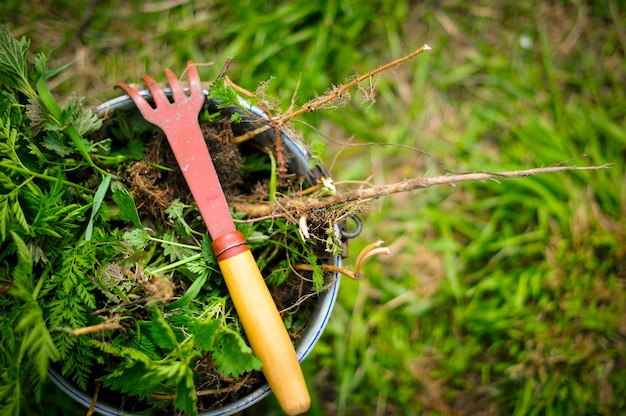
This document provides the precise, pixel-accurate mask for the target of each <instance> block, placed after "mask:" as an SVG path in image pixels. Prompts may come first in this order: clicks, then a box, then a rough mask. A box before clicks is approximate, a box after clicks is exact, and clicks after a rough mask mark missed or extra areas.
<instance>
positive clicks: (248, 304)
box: [213, 233, 311, 415]
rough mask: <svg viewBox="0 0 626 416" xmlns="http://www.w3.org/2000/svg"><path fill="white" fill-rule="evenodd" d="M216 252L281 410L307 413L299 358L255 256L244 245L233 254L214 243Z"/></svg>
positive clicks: (252, 345) (309, 399)
mask: <svg viewBox="0 0 626 416" xmlns="http://www.w3.org/2000/svg"><path fill="white" fill-rule="evenodd" d="M237 234H239V233H237ZM242 239H243V237H242ZM244 244H245V243H244ZM230 248H233V246H232V245H231V246H230ZM213 249H214V250H216V249H217V250H219V251H216V252H215V254H216V256H217V258H218V263H219V266H220V269H221V270H222V274H223V275H224V280H225V281H226V285H227V286H228V291H229V292H230V296H231V298H232V300H233V303H234V304H235V309H236V310H237V314H238V315H239V320H240V321H241V323H242V325H243V329H244V331H245V332H246V336H247V338H248V341H249V342H250V346H251V347H252V351H253V352H254V354H255V355H256V356H257V357H259V358H260V360H261V362H262V363H263V368H262V370H263V374H264V375H265V378H266V379H267V382H268V384H269V385H270V387H271V388H272V391H273V392H274V395H275V396H276V399H277V400H278V403H279V404H280V407H281V408H282V409H283V411H284V412H285V413H287V414H288V415H297V414H301V413H304V412H306V411H307V410H309V407H310V406H311V398H310V396H309V392H308V390H307V386H306V383H305V381H304V376H303V374H302V369H301V368H300V363H299V362H298V357H297V356H296V352H295V350H294V348H293V344H292V343H291V339H290V338H289V334H288V333H287V330H286V328H285V325H284V324H283V320H282V318H281V317H280V314H279V313H278V309H277V308H276V304H275V303H274V300H273V299H272V295H271V294H270V292H269V290H268V288H267V285H266V284H265V280H263V276H262V275H261V272H260V271H259V268H258V266H257V264H256V261H255V260H254V257H253V256H252V253H251V252H250V250H249V249H248V247H247V246H245V245H243V244H238V245H236V246H235V247H234V249H233V250H230V253H229V252H226V253H225V250H222V249H219V248H218V247H216V244H215V243H214V244H213ZM220 251H221V252H220Z"/></svg>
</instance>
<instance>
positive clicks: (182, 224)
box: [165, 199, 193, 238]
mask: <svg viewBox="0 0 626 416" xmlns="http://www.w3.org/2000/svg"><path fill="white" fill-rule="evenodd" d="M185 208H189V205H185V204H184V203H182V202H181V201H180V199H176V200H174V202H172V204H171V205H170V206H169V207H167V208H166V209H165V213H166V214H167V216H168V217H169V218H170V220H172V222H173V223H174V226H175V227H176V231H177V232H178V233H179V234H180V235H181V236H183V237H185V238H189V236H190V235H191V233H192V231H193V230H192V228H191V227H190V226H189V224H187V221H185Z"/></svg>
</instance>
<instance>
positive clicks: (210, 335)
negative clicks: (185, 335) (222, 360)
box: [189, 319, 222, 351]
mask: <svg viewBox="0 0 626 416" xmlns="http://www.w3.org/2000/svg"><path fill="white" fill-rule="evenodd" d="M221 326H222V322H221V321H220V320H218V319H210V320H208V321H204V322H200V321H191V323H190V324H189V332H190V333H191V334H193V335H194V342H195V344H196V345H198V346H199V347H200V348H201V349H202V350H203V351H212V350H213V345H214V344H215V337H216V336H217V334H218V332H219V330H220V328H221Z"/></svg>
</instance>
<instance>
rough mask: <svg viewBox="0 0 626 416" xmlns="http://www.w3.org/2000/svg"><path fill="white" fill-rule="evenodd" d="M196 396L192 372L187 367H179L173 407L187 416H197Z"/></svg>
mask: <svg viewBox="0 0 626 416" xmlns="http://www.w3.org/2000/svg"><path fill="white" fill-rule="evenodd" d="M197 405H198V396H197V395H196V388H195V385H194V382H193V371H192V369H191V367H189V365H184V366H181V371H180V374H179V378H178V382H177V383H176V395H175V397H174V406H176V408H177V409H180V410H182V411H183V412H185V414H187V415H191V416H195V415H197V414H198V406H197Z"/></svg>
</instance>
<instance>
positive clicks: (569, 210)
mask: <svg viewBox="0 0 626 416" xmlns="http://www.w3.org/2000/svg"><path fill="white" fill-rule="evenodd" d="M0 16H2V17H1V19H2V21H3V23H5V24H8V25H9V26H10V27H11V29H12V31H13V33H14V34H15V35H16V36H18V37H20V36H27V37H28V38H30V39H31V41H32V46H31V50H35V51H37V50H46V51H50V52H51V58H52V66H60V65H63V64H66V63H71V66H70V67H69V68H67V69H66V70H65V71H63V72H62V73H61V75H59V76H57V77H56V78H55V79H53V80H52V81H51V83H50V87H51V88H53V92H54V93H55V95H56V96H57V97H58V98H59V99H60V100H61V101H63V100H64V99H65V98H67V97H68V96H69V95H70V94H73V93H76V94H79V95H82V96H85V97H86V99H87V104H88V105H90V106H94V105H97V104H98V103H100V102H102V101H104V100H106V99H108V98H111V97H113V96H116V95H119V92H117V91H114V90H113V85H114V84H115V83H117V82H119V81H126V82H138V81H139V80H140V78H141V77H142V76H143V75H144V74H146V73H149V74H152V75H153V76H155V77H156V78H157V79H159V80H164V76H163V75H162V74H163V69H165V68H168V67H169V68H171V69H173V70H174V71H175V72H177V73H180V72H181V71H182V70H183V69H184V66H185V62H186V61H187V60H189V59H192V60H194V61H195V62H203V63H208V62H214V65H213V66H207V67H203V68H202V69H201V76H202V77H203V79H205V80H210V79H211V77H215V75H216V74H217V72H218V70H219V68H220V67H221V65H222V63H223V62H224V61H225V60H226V58H227V57H228V56H232V57H233V63H232V65H231V67H230V69H229V71H228V75H229V76H230V78H231V79H233V80H235V81H236V82H237V83H238V84H239V85H241V86H243V87H245V88H247V89H249V90H255V89H256V88H257V86H258V85H259V84H260V83H262V82H266V81H270V82H269V83H268V84H267V88H266V89H265V93H266V94H267V96H269V97H272V100H273V102H274V103H276V104H277V107H278V108H279V109H280V110H282V111H286V110H287V109H288V108H289V106H290V103H291V102H292V101H293V102H294V103H295V104H296V105H302V104H304V103H306V102H307V101H309V100H310V99H312V98H314V97H315V96H318V95H321V94H323V93H324V92H325V91H327V90H329V89H331V88H333V86H335V85H339V84H342V83H345V82H346V81H347V80H350V79H351V77H354V76H355V75H357V74H362V73H365V72H367V71H368V70H370V69H373V68H375V67H377V66H380V65H382V64H384V63H386V62H388V61H391V60H393V59H396V58H399V57H401V56H402V55H404V54H406V53H409V52H411V51H413V50H415V49H417V48H418V47H420V46H421V45H423V44H425V43H426V44H428V45H430V46H431V47H432V51H430V52H428V53H425V54H423V55H421V56H419V57H417V58H415V59H414V60H412V61H410V62H408V63H405V64H403V65H402V66H400V67H396V68H394V69H393V70H391V71H389V72H387V73H384V74H382V75H381V76H379V77H377V78H376V79H374V80H373V85H370V84H368V83H366V84H364V85H362V87H363V89H364V90H365V91H369V87H370V86H375V88H376V99H375V101H373V102H372V101H371V100H367V99H365V98H364V96H363V95H362V94H359V92H358V91H357V90H355V91H353V92H352V99H351V100H350V101H347V102H346V103H345V105H343V106H341V107H338V108H336V109H326V110H322V111H319V112H317V113H314V114H309V115H306V116H305V117H302V118H301V119H300V120H302V121H304V122H306V123H309V124H310V125H312V126H314V127H315V129H317V130H319V131H316V130H315V129H312V128H310V127H307V126H306V125H305V124H295V125H294V126H295V127H296V128H298V129H299V130H300V131H301V132H302V134H303V137H304V139H305V140H306V141H307V142H309V143H311V142H313V141H315V140H317V141H322V142H324V143H325V158H324V162H325V163H326V165H327V166H328V167H329V168H330V169H331V170H332V174H333V177H334V179H335V180H336V181H338V182H339V181H363V180H367V181H368V183H369V184H383V183H392V182H395V181H399V180H402V179H404V178H409V177H419V176H424V175H426V176H433V175H438V174H445V172H444V171H442V170H441V168H440V167H441V166H444V167H445V168H446V169H449V170H451V171H456V172H460V171H469V170H480V171H485V170H486V171H496V170H504V169H523V168H530V167H540V166H548V165H552V164H555V163H560V162H562V161H565V160H568V159H570V158H573V157H576V156H579V155H581V154H586V155H588V156H587V157H586V158H581V159H578V160H576V161H574V162H572V164H578V165H586V164H603V163H606V162H609V163H612V164H613V165H612V168H611V169H610V170H606V171H595V172H575V173H561V174H552V175H543V176H537V177H529V178H524V179H516V180H506V181H501V182H493V181H492V182H483V183H472V184H469V183H466V184H462V185H458V186H456V187H450V186H445V187H438V188H432V189H428V190H424V191H420V192H415V193H412V194H403V195H397V196H393V197H388V198H385V199H382V200H380V201H377V202H375V203H373V204H372V205H371V206H370V207H369V210H368V212H367V213H365V214H363V215H362V217H363V219H364V223H365V229H364V232H363V233H362V235H361V236H360V237H359V238H358V239H356V240H353V241H351V247H350V248H351V252H352V254H353V255H354V254H355V253H357V252H358V251H359V249H360V248H362V247H364V246H365V245H366V244H368V243H370V242H371V241H373V240H375V239H376V238H382V239H383V240H385V241H386V243H387V245H388V246H389V247H390V248H391V251H392V255H391V256H389V257H388V258H382V259H380V260H377V261H373V262H371V263H368V265H367V267H366V269H365V278H364V279H363V280H361V281H357V282H355V281H349V280H348V279H343V281H342V286H341V291H340V295H339V299H338V304H337V306H336V307H335V310H334V312H333V316H332V319H331V321H330V323H329V325H328V328H327V330H326V332H325V334H324V336H323V338H322V340H321V342H320V343H319V344H318V345H317V346H316V348H315V350H314V352H313V353H312V354H311V356H310V357H309V358H308V359H307V360H306V361H305V363H304V371H305V374H306V377H307V380H308V382H309V384H310V389H311V392H312V395H313V400H314V403H313V409H312V410H311V412H310V413H311V414H312V415H334V414H347V415H351V414H365V415H373V414H380V415H390V414H406V415H436V414H442V415H457V414H467V415H476V414H484V415H503V414H515V415H527V414H528V415H573V414H580V415H583V414H602V415H617V414H621V413H623V412H625V411H626V357H625V354H626V351H625V348H626V314H625V310H626V290H625V279H626V243H625V241H626V230H625V228H626V225H625V219H624V218H625V215H624V214H625V211H626V187H625V186H624V182H625V181H626V173H625V169H624V162H625V158H626V125H625V123H626V55H625V51H626V5H624V3H623V2H620V1H618V0H606V1H600V0H598V1H582V0H577V1H556V2H535V1H524V0H522V1H507V0H496V1H485V0H479V1H475V2H465V1H461V0H446V1H442V2H436V1H426V2H415V1H406V0H396V1H382V0H375V1H369V2H367V1H362V0H358V1H357V0H343V1H332V0H330V1H326V2H323V1H321V2H315V1H294V2H263V1H252V0H250V1H214V2H203V1H185V0H169V1H160V2H157V1H152V2H145V1H137V0H131V1H121V0H110V1H104V0H100V1H97V0H91V1H85V0H73V1H68V0H56V1H28V2H24V1H16V0H6V1H4V2H3V4H2V5H0ZM337 143H343V144H346V143H350V144H353V145H354V144H361V145H363V146H344V145H339V144H337ZM370 143H372V144H371V145H369V144H370ZM395 145H403V146H412V147H416V148H419V149H422V150H423V151H425V152H428V154H429V155H430V156H431V157H430V158H428V157H425V156H424V155H423V154H422V153H419V152H417V151H414V150H410V149H407V148H406V147H399V146H395ZM339 186H340V187H341V186H346V187H347V186H349V185H339ZM353 257H354V256H353ZM351 264H352V263H351V260H350V259H348V260H346V265H348V266H350V265H351ZM277 409H278V408H277V406H276V404H275V403H274V401H273V399H271V398H270V399H268V400H266V401H264V402H263V403H262V404H261V405H259V406H256V407H255V408H253V409H251V410H249V411H247V412H245V413H246V414H259V413H263V414H279V413H278V412H279V411H278V410H277ZM32 412H33V414H44V415H51V414H74V413H75V414H84V409H76V408H75V407H74V406H72V404H71V402H69V399H67V398H66V397H64V396H62V395H60V394H59V393H58V392H57V391H56V390H55V389H54V388H53V387H50V388H49V389H48V391H47V394H46V395H45V398H44V402H43V403H41V404H35V403H33V405H32Z"/></svg>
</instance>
